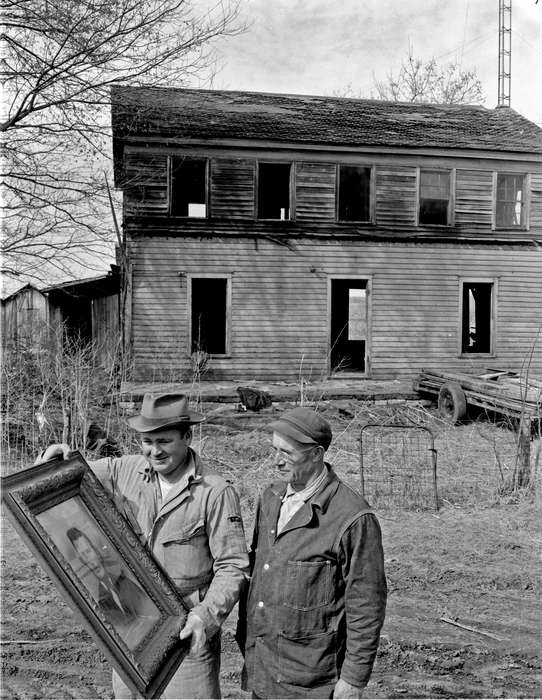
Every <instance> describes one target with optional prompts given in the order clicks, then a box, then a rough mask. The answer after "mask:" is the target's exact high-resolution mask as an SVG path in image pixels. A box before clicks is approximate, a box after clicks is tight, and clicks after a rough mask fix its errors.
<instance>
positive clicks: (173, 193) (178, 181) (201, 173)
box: [170, 156, 207, 218]
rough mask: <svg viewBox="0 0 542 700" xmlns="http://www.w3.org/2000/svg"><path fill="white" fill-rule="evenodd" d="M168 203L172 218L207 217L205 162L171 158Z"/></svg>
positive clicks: (202, 159) (180, 157) (201, 159)
mask: <svg viewBox="0 0 542 700" xmlns="http://www.w3.org/2000/svg"><path fill="white" fill-rule="evenodd" d="M170 201H171V205H170V206H171V214H172V215H173V216H190V217H195V218H205V217H206V216H207V160H206V159H205V158H185V157H182V156H172V158H171V171H170Z"/></svg>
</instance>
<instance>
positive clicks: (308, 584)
mask: <svg viewBox="0 0 542 700" xmlns="http://www.w3.org/2000/svg"><path fill="white" fill-rule="evenodd" d="M333 570H334V566H333V564H332V562H331V561H329V560H328V559H326V560H322V561H289V562H288V564H287V566H286V581H285V586H284V605H285V606H286V607H288V608H292V609H294V610H303V611H306V610H315V609H316V608H321V607H324V606H326V605H329V603H331V601H332V600H333Z"/></svg>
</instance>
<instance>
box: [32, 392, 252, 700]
mask: <svg viewBox="0 0 542 700" xmlns="http://www.w3.org/2000/svg"><path fill="white" fill-rule="evenodd" d="M203 420H204V416H203V415H201V414H199V413H196V412H194V411H191V410H189V405H188V399H187V397H186V396H184V395H183V394H160V395H152V394H145V396H144V397H143V403H142V406H141V413H140V415H138V416H134V417H133V418H129V419H128V423H129V424H130V426H131V427H132V428H134V430H136V431H137V432H138V433H139V438H140V440H141V450H142V454H140V455H125V456H123V457H109V458H106V459H100V460H97V461H94V462H89V464H90V466H91V468H92V470H93V471H94V473H95V474H96V475H97V476H98V478H99V479H100V481H101V482H102V484H103V485H104V486H105V488H106V489H107V490H108V491H109V493H110V494H111V496H112V498H113V499H114V501H115V504H116V506H117V508H118V509H119V510H120V512H121V513H122V514H123V515H124V516H125V517H126V518H127V520H128V521H129V522H130V524H131V525H132V527H133V529H134V530H135V532H136V533H137V534H138V535H139V537H140V538H141V540H142V541H143V542H144V543H145V544H146V545H147V547H148V548H149V549H150V550H151V551H152V553H153V555H154V557H155V559H156V560H157V561H158V562H159V564H161V565H162V567H163V569H164V570H165V571H166V572H167V573H168V574H169V576H170V578H171V579H172V580H173V581H174V583H175V585H176V587H177V590H178V592H179V594H180V595H181V596H182V598H183V600H184V601H185V603H186V605H187V607H188V608H189V609H190V612H189V614H188V616H187V620H186V624H185V625H184V627H183V629H182V630H180V637H181V639H188V638H190V653H189V654H188V656H187V657H186V658H185V659H184V660H183V662H182V663H181V665H180V666H179V669H178V670H177V672H176V674H175V675H174V676H173V678H172V679H171V681H170V682H169V684H168V686H167V688H166V689H165V691H164V692H163V694H162V698H177V699H181V698H220V686H219V670H220V627H221V625H222V623H223V621H224V620H225V618H226V617H227V616H228V614H229V613H230V612H231V610H232V608H233V606H234V605H235V603H236V602H237V600H238V598H239V594H240V591H241V589H242V587H243V585H244V582H245V580H246V576H247V574H248V555H247V548H246V542H245V536H244V531H243V523H242V520H241V511H240V504H239V498H238V496H237V494H236V492H235V490H234V488H233V487H232V486H231V485H230V484H229V483H228V482H226V481H225V479H223V478H222V477H221V476H220V475H218V474H216V473H214V472H212V471H210V470H208V469H207V468H206V467H205V466H204V465H203V464H202V462H201V460H200V458H199V456H198V455H197V454H196V453H195V452H194V450H193V449H192V448H191V447H190V442H191V438H192V429H191V426H192V425H194V424H196V423H200V422H201V421H203ZM59 454H63V455H64V457H65V458H67V457H68V456H69V454H70V448H69V446H68V445H51V446H50V447H48V448H47V449H46V450H45V451H44V452H43V453H42V455H41V456H40V458H39V460H38V461H46V460H48V459H51V458H52V457H54V456H57V455H59ZM113 690H114V692H115V697H117V698H131V697H133V696H132V692H131V691H130V689H129V688H128V687H127V686H126V685H125V684H124V682H123V681H122V679H121V678H120V677H119V676H118V674H117V673H116V672H115V671H113Z"/></svg>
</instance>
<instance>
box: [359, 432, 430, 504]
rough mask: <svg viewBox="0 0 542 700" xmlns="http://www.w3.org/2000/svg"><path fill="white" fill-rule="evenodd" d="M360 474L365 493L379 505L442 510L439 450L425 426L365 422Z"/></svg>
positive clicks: (370, 500)
mask: <svg viewBox="0 0 542 700" xmlns="http://www.w3.org/2000/svg"><path fill="white" fill-rule="evenodd" d="M360 477H361V490H362V493H363V495H364V496H365V497H366V498H367V500H368V501H369V503H370V504H371V505H372V506H374V507H375V508H382V509H385V508H393V507H396V508H406V509H411V510H427V509H435V510H438V507H439V502H438V491H437V452H436V450H435V443H434V439H433V435H432V433H431V431H430V430H429V429H428V428H426V427H424V426H413V425H401V424H398V425H397V424H396V425H382V424H374V423H369V424H367V425H364V426H363V427H362V429H361V432H360Z"/></svg>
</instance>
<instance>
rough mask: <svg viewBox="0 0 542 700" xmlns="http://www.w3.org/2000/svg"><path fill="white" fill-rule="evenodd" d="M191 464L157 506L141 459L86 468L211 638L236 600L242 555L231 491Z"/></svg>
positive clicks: (244, 566) (153, 481) (154, 483)
mask: <svg viewBox="0 0 542 700" xmlns="http://www.w3.org/2000/svg"><path fill="white" fill-rule="evenodd" d="M190 460H191V461H190V464H189V465H188V470H187V471H188V472H190V471H193V476H191V477H189V478H188V480H185V481H184V482H182V483H181V484H180V485H179V486H178V487H176V488H175V489H174V490H173V491H172V492H170V493H169V494H168V497H167V498H166V500H165V501H164V503H161V497H160V486H159V484H158V479H157V477H156V475H155V474H154V472H153V470H152V469H151V468H150V466H149V464H148V462H147V460H146V459H145V457H143V455H127V456H125V457H118V458H107V459H100V460H97V461H95V462H91V463H90V466H91V468H92V470H93V471H94V473H95V474H96V476H97V477H98V478H99V479H100V481H101V482H102V484H103V485H104V486H105V488H106V489H107V490H108V491H109V493H110V494H111V496H112V497H113V500H114V502H115V505H116V506H117V508H118V509H119V510H120V512H121V513H122V514H123V515H124V517H125V518H126V519H127V520H128V522H129V523H130V525H131V526H132V528H133V529H134V531H135V532H136V534H137V535H138V536H139V538H140V539H141V541H142V542H143V543H144V544H146V545H147V547H148V549H149V550H150V551H151V552H152V554H153V555H154V558H155V559H156V560H157V561H158V563H159V564H160V565H161V566H162V568H163V569H164V571H165V572H166V573H167V574H168V575H169V577H170V578H171V579H172V580H173V582H174V584H175V585H176V587H177V590H178V592H179V594H180V595H181V597H182V598H183V600H184V601H185V603H186V605H187V607H188V608H191V609H193V611H194V612H195V613H196V614H197V615H198V616H199V617H200V618H201V619H202V620H203V622H204V623H205V627H206V631H207V634H208V636H211V635H212V634H214V633H215V632H216V631H217V630H218V628H219V627H220V625H221V624H222V622H223V621H224V619H225V618H226V617H227V616H228V614H229V613H230V612H231V610H232V608H233V606H234V605H235V603H236V602H237V600H238V598H239V593H240V591H241V588H242V587H243V585H244V582H245V580H246V575H247V573H248V554H247V547H246V541H245V535H244V531H243V523H242V520H241V511H240V505H239V498H238V496H237V493H236V492H235V490H234V488H233V486H231V485H230V484H229V483H228V482H226V481H225V480H224V479H223V478H222V477H221V476H220V475H219V474H216V473H214V472H212V471H210V470H208V469H206V468H205V467H204V466H203V464H202V463H201V460H200V459H199V457H198V455H197V454H196V453H195V452H194V451H193V450H190Z"/></svg>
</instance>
